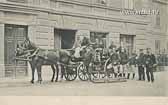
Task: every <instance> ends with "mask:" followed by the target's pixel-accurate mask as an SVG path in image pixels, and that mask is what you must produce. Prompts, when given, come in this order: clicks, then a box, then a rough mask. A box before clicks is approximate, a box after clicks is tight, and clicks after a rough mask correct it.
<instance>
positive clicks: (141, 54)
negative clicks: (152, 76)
mask: <svg viewBox="0 0 168 105" xmlns="http://www.w3.org/2000/svg"><path fill="white" fill-rule="evenodd" d="M137 65H138V75H139V80H144V81H145V71H144V52H143V49H140V50H139V56H138V59H137Z"/></svg>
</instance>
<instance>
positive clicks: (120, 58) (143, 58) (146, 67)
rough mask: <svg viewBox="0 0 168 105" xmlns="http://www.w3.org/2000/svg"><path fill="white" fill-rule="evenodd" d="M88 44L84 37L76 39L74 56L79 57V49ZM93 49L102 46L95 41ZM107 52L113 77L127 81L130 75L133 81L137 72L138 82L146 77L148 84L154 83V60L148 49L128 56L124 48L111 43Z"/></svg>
mask: <svg viewBox="0 0 168 105" xmlns="http://www.w3.org/2000/svg"><path fill="white" fill-rule="evenodd" d="M89 44H90V41H89V39H87V38H86V37H84V38H83V40H82V41H80V39H77V41H76V43H75V44H74V47H73V48H75V49H76V51H75V54H74V55H75V57H80V55H79V51H80V48H81V47H82V46H87V45H89ZM94 47H96V48H99V47H103V45H102V44H101V43H98V41H96V42H95V44H94ZM108 50H109V51H108V56H110V58H111V60H110V62H111V64H112V66H109V69H110V68H113V70H114V73H115V77H117V76H121V77H126V78H127V79H129V78H130V76H131V74H132V79H134V78H135V73H136V72H137V73H138V75H137V76H138V80H142V81H145V77H147V80H148V82H150V81H151V82H154V75H153V71H154V67H156V58H155V55H154V54H152V53H151V49H150V48H147V49H146V53H144V49H139V54H137V53H136V52H135V51H134V52H133V53H132V54H130V55H128V52H127V51H126V49H125V48H124V47H122V46H120V47H118V48H117V46H116V45H115V44H114V43H113V42H112V43H111V45H110V46H109V47H108ZM107 68H108V67H107ZM145 71H146V73H145ZM145 74H146V76H145Z"/></svg>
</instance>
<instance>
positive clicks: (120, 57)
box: [109, 44, 157, 82]
mask: <svg viewBox="0 0 168 105" xmlns="http://www.w3.org/2000/svg"><path fill="white" fill-rule="evenodd" d="M109 49H112V50H111V52H110V57H111V62H112V63H115V62H116V61H118V62H119V66H118V67H119V68H118V70H119V71H118V72H119V76H122V77H126V74H127V79H129V78H130V75H131V74H132V79H134V77H135V73H136V72H137V74H138V80H142V81H145V77H147V81H148V82H154V75H153V71H154V69H155V67H156V65H157V64H156V58H155V55H154V54H152V53H151V49H150V48H147V49H146V53H144V49H139V54H136V52H133V53H132V54H130V56H129V55H128V53H127V51H126V50H125V48H123V47H119V48H116V46H115V45H113V44H111V45H110V46H109ZM115 66H117V65H115V64H113V67H114V69H115ZM145 71H146V73H145ZM115 73H117V69H116V70H115ZM145 74H146V76H145Z"/></svg>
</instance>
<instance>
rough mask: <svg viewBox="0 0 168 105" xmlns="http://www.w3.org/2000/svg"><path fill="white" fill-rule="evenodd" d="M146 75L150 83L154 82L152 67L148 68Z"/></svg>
mask: <svg viewBox="0 0 168 105" xmlns="http://www.w3.org/2000/svg"><path fill="white" fill-rule="evenodd" d="M146 75H147V79H148V82H150V81H152V82H154V75H153V68H152V67H146Z"/></svg>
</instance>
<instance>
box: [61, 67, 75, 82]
mask: <svg viewBox="0 0 168 105" xmlns="http://www.w3.org/2000/svg"><path fill="white" fill-rule="evenodd" d="M64 77H65V79H66V80H67V81H74V80H75V79H76V78H77V68H76V67H66V68H65V72H64Z"/></svg>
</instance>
